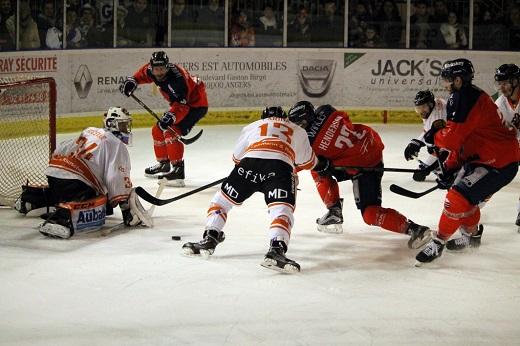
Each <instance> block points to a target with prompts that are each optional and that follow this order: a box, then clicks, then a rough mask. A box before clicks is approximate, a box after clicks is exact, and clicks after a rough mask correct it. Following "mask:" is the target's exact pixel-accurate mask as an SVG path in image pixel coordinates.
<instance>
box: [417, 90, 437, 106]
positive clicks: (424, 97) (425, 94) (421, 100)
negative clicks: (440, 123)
mask: <svg viewBox="0 0 520 346" xmlns="http://www.w3.org/2000/svg"><path fill="white" fill-rule="evenodd" d="M413 103H414V104H415V105H416V106H420V105H423V104H425V103H428V104H430V103H432V104H433V103H435V96H433V93H432V92H431V91H430V90H420V91H418V92H417V94H415V98H414V100H413Z"/></svg>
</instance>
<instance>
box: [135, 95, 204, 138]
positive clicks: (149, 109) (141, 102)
mask: <svg viewBox="0 0 520 346" xmlns="http://www.w3.org/2000/svg"><path fill="white" fill-rule="evenodd" d="M130 96H131V97H132V98H133V99H134V100H135V101H136V102H137V103H139V104H140V105H141V106H143V108H144V109H146V110H147V111H148V113H150V114H151V115H153V116H154V117H155V119H157V121H161V119H160V118H159V116H158V115H157V113H155V112H154V111H153V110H152V109H151V108H150V107H148V106H147V105H146V104H145V103H144V102H143V101H141V99H139V98H138V97H137V96H135V95H134V94H131V95H130ZM170 129H171V128H170ZM172 131H173V130H172ZM203 131H204V130H200V131H199V133H197V134H196V135H195V136H193V137H191V138H182V137H179V140H180V141H181V142H182V143H184V144H186V145H188V144H191V143H193V142H195V141H196V140H197V139H199V138H200V136H201V135H202V132H203Z"/></svg>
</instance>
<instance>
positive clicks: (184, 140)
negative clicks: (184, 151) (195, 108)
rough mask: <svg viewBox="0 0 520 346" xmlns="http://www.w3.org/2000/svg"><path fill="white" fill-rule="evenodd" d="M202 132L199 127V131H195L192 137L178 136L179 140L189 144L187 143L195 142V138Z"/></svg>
mask: <svg viewBox="0 0 520 346" xmlns="http://www.w3.org/2000/svg"><path fill="white" fill-rule="evenodd" d="M202 132H204V130H202V129H201V130H200V131H199V133H197V134H196V135H195V136H193V137H190V138H183V137H181V138H180V141H181V142H182V143H184V144H186V145H189V144H191V143H193V142H195V141H196V140H197V139H199V138H200V136H202Z"/></svg>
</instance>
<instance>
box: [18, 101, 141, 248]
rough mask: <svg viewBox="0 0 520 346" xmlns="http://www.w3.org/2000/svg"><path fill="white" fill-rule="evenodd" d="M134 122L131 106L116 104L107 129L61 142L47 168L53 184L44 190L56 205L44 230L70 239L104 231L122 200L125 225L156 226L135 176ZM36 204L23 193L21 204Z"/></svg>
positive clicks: (85, 132) (24, 206)
mask: <svg viewBox="0 0 520 346" xmlns="http://www.w3.org/2000/svg"><path fill="white" fill-rule="evenodd" d="M131 125H132V119H131V117H130V114H129V113H128V111H126V110H125V109H124V108H121V107H110V108H109V109H108V112H107V113H106V114H105V116H104V127H103V128H96V127H88V128H86V129H85V130H83V131H82V132H81V134H80V135H79V137H77V138H73V139H70V140H66V141H64V142H62V143H60V144H59V145H58V147H57V148H56V150H55V151H54V153H53V154H52V157H51V160H50V162H49V167H48V168H47V170H46V171H45V174H46V175H47V180H48V183H49V186H48V189H46V191H42V194H41V196H42V198H41V199H43V200H45V202H46V203H47V204H48V205H50V206H54V207H55V210H54V211H53V212H51V213H49V214H48V215H47V216H46V221H45V222H44V223H42V224H41V225H40V229H39V230H40V233H42V234H44V235H46V236H50V237H57V238H64V239H67V238H70V237H72V236H73V235H74V234H77V233H81V232H86V231H94V230H99V229H101V227H102V226H103V224H104V223H105V216H106V214H107V212H111V208H112V207H115V206H117V205H119V207H120V208H121V212H122V215H123V221H124V223H125V225H127V226H137V225H140V224H143V225H151V220H150V218H149V217H148V215H147V214H146V211H145V210H144V209H143V207H142V206H141V203H140V202H139V199H138V197H137V195H136V194H135V193H134V191H133V189H132V181H131V180H130V156H129V154H128V149H127V148H126V144H128V142H129V141H130V139H131V128H132V126H131ZM32 197H34V194H32ZM31 203H32V201H30V200H27V199H25V198H24V195H23V193H22V196H21V198H20V201H19V202H18V203H17V204H18V206H19V207H20V206H22V208H19V209H24V211H25V212H27V211H28V210H29V209H31ZM34 203H35V204H38V202H37V201H35V202H34ZM40 206H41V204H40ZM107 208H108V210H107Z"/></svg>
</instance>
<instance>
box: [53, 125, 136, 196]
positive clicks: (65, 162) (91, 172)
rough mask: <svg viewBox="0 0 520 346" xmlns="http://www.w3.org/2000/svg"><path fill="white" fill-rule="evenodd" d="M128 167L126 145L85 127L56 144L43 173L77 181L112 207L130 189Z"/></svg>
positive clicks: (94, 129)
mask: <svg viewBox="0 0 520 346" xmlns="http://www.w3.org/2000/svg"><path fill="white" fill-rule="evenodd" d="M130 168H131V167H130V155H129V154H128V149H127V148H126V145H125V144H124V143H123V142H122V141H121V140H120V139H119V138H117V137H116V136H114V135H113V134H112V133H111V132H110V131H107V130H104V129H100V128H95V127H89V128H86V129H85V130H83V132H81V134H80V135H79V137H77V138H75V139H70V140H67V141H64V142H61V143H60V144H59V145H58V147H57V148H56V150H55V151H54V153H53V154H52V157H51V160H50V162H49V167H48V168H47V169H46V171H45V174H46V175H48V176H51V177H55V178H62V179H78V180H81V181H82V182H84V183H85V184H87V185H89V186H91V187H92V188H93V189H94V190H96V191H97V192H98V193H99V194H102V195H108V201H109V203H110V204H111V205H116V204H117V203H118V202H120V201H123V200H126V199H128V196H129V195H130V192H131V190H132V182H131V180H130Z"/></svg>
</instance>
